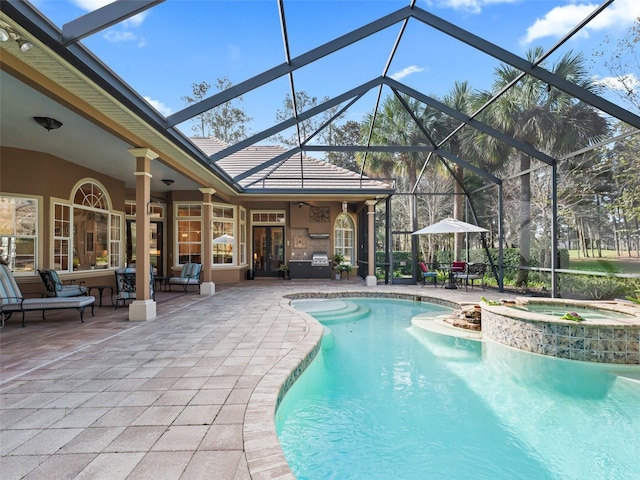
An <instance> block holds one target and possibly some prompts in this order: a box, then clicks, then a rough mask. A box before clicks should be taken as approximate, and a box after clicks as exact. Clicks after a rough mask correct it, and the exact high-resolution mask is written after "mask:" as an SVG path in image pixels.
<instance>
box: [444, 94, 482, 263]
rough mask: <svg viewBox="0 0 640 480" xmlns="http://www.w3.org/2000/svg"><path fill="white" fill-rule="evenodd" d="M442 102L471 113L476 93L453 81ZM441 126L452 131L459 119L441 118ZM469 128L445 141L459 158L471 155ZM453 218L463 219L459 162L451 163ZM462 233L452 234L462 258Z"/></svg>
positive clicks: (455, 251) (461, 178)
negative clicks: (451, 87)
mask: <svg viewBox="0 0 640 480" xmlns="http://www.w3.org/2000/svg"><path fill="white" fill-rule="evenodd" d="M442 101H443V103H444V104H446V105H447V106H449V107H451V108H453V109H455V110H457V111H458V112H462V113H466V114H471V111H472V109H473V106H474V105H475V104H476V103H477V94H476V93H475V92H474V91H473V90H472V89H471V86H470V85H469V83H468V82H467V81H464V82H455V84H454V86H453V89H452V90H451V92H449V93H448V94H447V95H446V96H445V97H444V98H443V100H442ZM441 122H442V123H443V126H444V127H445V128H446V130H447V131H449V132H452V131H454V130H455V129H456V128H457V127H458V125H459V124H460V121H459V120H457V119H455V118H452V117H445V118H443V119H442V120H441ZM469 132H471V130H470V129H469V128H464V129H462V130H461V131H460V132H458V133H457V134H456V135H454V136H453V137H451V139H450V140H449V141H447V143H446V148H447V150H449V151H450V152H451V153H453V154H454V155H456V156H457V157H459V158H465V157H467V158H468V157H469V155H473V152H474V149H473V142H474V138H473V136H470V135H469ZM453 180H454V182H453V215H452V216H453V218H455V219H457V220H464V199H465V192H464V167H463V166H462V165H459V164H454V165H453ZM463 238H464V234H462V233H457V234H455V235H454V247H453V250H454V258H455V259H460V258H462V241H463Z"/></svg>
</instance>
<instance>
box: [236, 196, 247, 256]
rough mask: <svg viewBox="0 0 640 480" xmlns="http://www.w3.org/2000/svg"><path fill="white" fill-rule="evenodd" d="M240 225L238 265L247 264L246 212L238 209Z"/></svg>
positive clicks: (240, 208)
mask: <svg viewBox="0 0 640 480" xmlns="http://www.w3.org/2000/svg"><path fill="white" fill-rule="evenodd" d="M239 217H240V224H239V225H238V237H239V238H238V256H239V257H238V263H239V264H240V265H246V263H247V210H246V209H244V208H242V207H239Z"/></svg>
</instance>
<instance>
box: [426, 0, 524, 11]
mask: <svg viewBox="0 0 640 480" xmlns="http://www.w3.org/2000/svg"><path fill="white" fill-rule="evenodd" d="M514 1H516V0H427V5H429V6H430V7H434V6H436V7H440V8H453V9H454V10H464V11H466V12H469V13H481V12H482V7H484V6H486V5H491V4H496V3H513V2H514Z"/></svg>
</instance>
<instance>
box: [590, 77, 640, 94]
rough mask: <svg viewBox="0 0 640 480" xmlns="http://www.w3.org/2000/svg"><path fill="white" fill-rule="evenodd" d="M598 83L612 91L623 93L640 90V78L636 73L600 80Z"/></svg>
mask: <svg viewBox="0 0 640 480" xmlns="http://www.w3.org/2000/svg"><path fill="white" fill-rule="evenodd" d="M597 83H599V84H600V85H603V86H605V87H607V88H610V89H611V90H619V91H622V92H626V91H628V90H634V91H635V90H638V89H640V77H638V76H636V75H635V74H634V73H628V74H626V75H622V76H621V77H604V78H602V79H600V80H598V81H597Z"/></svg>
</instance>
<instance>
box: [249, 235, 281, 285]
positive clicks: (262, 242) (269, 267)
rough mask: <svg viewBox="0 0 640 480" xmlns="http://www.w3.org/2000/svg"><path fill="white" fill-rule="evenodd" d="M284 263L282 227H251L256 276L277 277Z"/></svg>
mask: <svg viewBox="0 0 640 480" xmlns="http://www.w3.org/2000/svg"><path fill="white" fill-rule="evenodd" d="M283 263H284V227H253V270H254V272H255V276H256V277H277V276H279V275H280V265H282V264H283Z"/></svg>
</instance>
